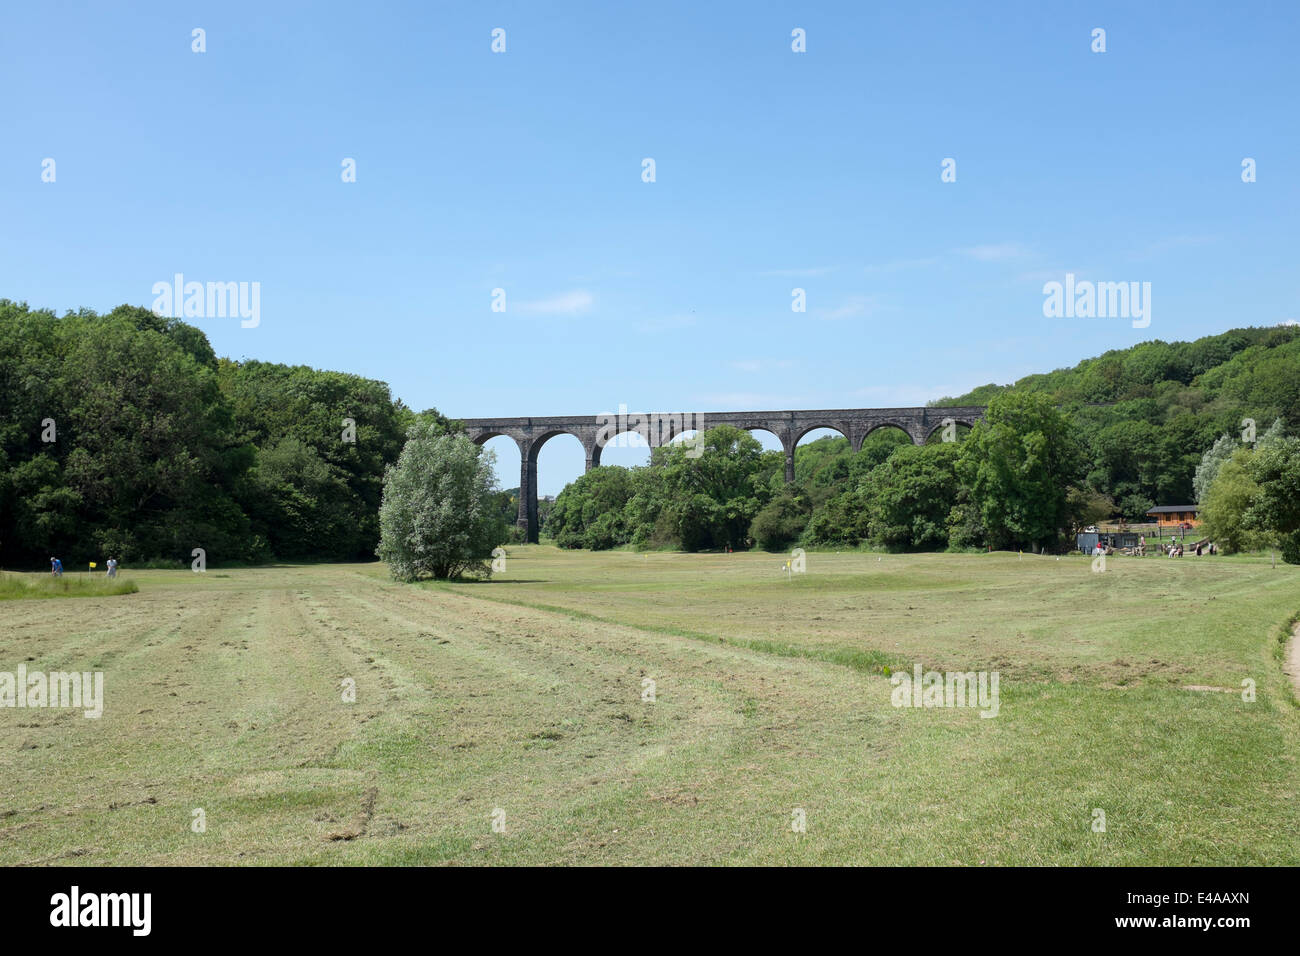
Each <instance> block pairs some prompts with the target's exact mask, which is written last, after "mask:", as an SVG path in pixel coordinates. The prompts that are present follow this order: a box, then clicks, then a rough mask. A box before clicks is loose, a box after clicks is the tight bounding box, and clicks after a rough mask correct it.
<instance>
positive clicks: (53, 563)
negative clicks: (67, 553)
mask: <svg viewBox="0 0 1300 956" xmlns="http://www.w3.org/2000/svg"><path fill="white" fill-rule="evenodd" d="M50 574H52V575H54V576H55V577H56V578H61V577H63V562H62V561H60V560H59V559H58V558H50Z"/></svg>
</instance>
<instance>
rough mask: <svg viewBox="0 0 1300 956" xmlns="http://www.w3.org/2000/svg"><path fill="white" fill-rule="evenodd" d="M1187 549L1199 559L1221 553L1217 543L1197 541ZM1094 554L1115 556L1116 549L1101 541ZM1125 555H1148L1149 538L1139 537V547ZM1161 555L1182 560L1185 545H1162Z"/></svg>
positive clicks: (1127, 551) (1094, 546)
mask: <svg viewBox="0 0 1300 956" xmlns="http://www.w3.org/2000/svg"><path fill="white" fill-rule="evenodd" d="M1186 548H1187V549H1190V550H1191V551H1192V553H1193V554H1195V555H1196V556H1197V557H1198V558H1199V557H1200V556H1201V555H1202V554H1218V553H1219V549H1218V547H1217V546H1216V545H1215V543H1214V542H1213V541H1197V542H1196V543H1195V544H1190V545H1187V546H1186ZM1092 553H1093V554H1094V555H1098V554H1114V553H1115V549H1114V547H1112V546H1110V545H1106V544H1102V543H1101V542H1100V541H1098V542H1097V543H1096V544H1095V545H1093V548H1092ZM1124 553H1125V554H1136V555H1144V554H1146V553H1147V536H1146V535H1144V534H1143V535H1139V536H1138V544H1137V547H1136V548H1132V549H1129V548H1125V549H1124ZM1160 553H1161V554H1163V555H1166V556H1168V557H1171V558H1181V557H1182V556H1183V554H1184V545H1183V543H1182V542H1181V541H1171V542H1170V543H1169V544H1162V545H1160Z"/></svg>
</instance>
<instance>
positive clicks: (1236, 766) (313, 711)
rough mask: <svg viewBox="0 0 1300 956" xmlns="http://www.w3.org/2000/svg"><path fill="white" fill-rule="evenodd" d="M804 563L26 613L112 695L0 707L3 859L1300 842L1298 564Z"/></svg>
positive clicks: (871, 854) (583, 566)
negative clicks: (988, 695)
mask: <svg viewBox="0 0 1300 956" xmlns="http://www.w3.org/2000/svg"><path fill="white" fill-rule="evenodd" d="M783 564H784V560H783V558H781V557H780V556H776V555H747V554H741V555H682V554H652V555H649V556H645V555H637V554H630V553H613V554H587V553H582V552H560V551H557V550H556V549H554V548H550V547H546V546H522V547H514V548H511V549H510V551H509V554H508V557H507V568H508V570H507V572H506V573H504V574H501V575H498V576H495V577H494V580H492V581H491V582H489V583H468V582H466V583H463V584H462V583H454V584H432V583H430V584H425V585H419V586H409V585H399V584H395V583H393V582H392V581H391V580H389V579H388V577H387V575H386V572H385V570H384V569H383V568H382V567H381V566H379V565H350V566H322V565H317V566H302V567H277V568H266V569H248V570H238V569H234V570H230V571H229V572H226V571H223V572H222V573H221V575H217V574H213V573H211V572H209V573H207V574H195V573H192V572H189V571H179V572H176V571H144V572H139V573H138V576H139V578H140V579H141V580H142V583H143V584H144V590H143V591H142V592H141V594H140V595H139V597H138V598H135V599H132V600H131V601H126V602H118V601H112V600H102V601H96V600H88V601H79V602H59V603H58V604H51V603H50V602H29V603H25V604H24V603H18V604H11V605H9V606H7V607H6V609H5V612H4V623H5V625H6V626H5V627H2V628H0V670H13V669H14V667H15V666H16V663H17V662H19V661H27V662H28V663H27V667H28V668H29V669H37V668H44V669H45V670H56V669H69V670H71V669H81V670H84V669H88V668H90V667H91V666H95V667H101V668H102V669H103V670H104V672H105V703H104V714H103V717H102V718H101V719H99V720H85V719H82V718H81V717H80V716H76V715H73V714H70V713H66V712H60V711H54V710H45V711H34V710H28V711H25V712H24V711H18V710H13V709H0V777H3V779H4V780H5V781H6V788H5V792H4V794H3V796H2V797H0V863H25V864H30V863H57V862H75V863H79V864H158V863H175V864H214V863H235V864H282V863H288V864H347V865H360V864H385V863H387V864H444V863H453V864H555V863H560V864H573V863H592V864H597V863H610V864H691V863H717V864H737V863H749V864H788V863H789V864H826V863H829V864H838V863H869V864H906V865H911V864H954V863H956V864H962V865H970V866H980V865H1003V864H1034V865H1059V864H1084V865H1120V864H1154V865H1161V864H1166V865H1207V864H1247V865H1257V864H1259V865H1283V864H1292V865H1293V864H1296V863H1297V862H1300V803H1297V801H1296V799H1295V794H1296V793H1297V792H1300V706H1297V704H1296V701H1295V697H1294V694H1293V692H1292V690H1291V687H1290V684H1289V682H1288V681H1287V679H1286V677H1285V675H1284V674H1283V672H1282V669H1281V664H1280V660H1279V657H1278V651H1279V648H1280V647H1281V646H1282V645H1281V642H1280V640H1279V638H1280V637H1281V635H1282V634H1283V633H1284V629H1285V628H1286V627H1287V625H1288V624H1289V623H1290V622H1291V621H1293V620H1294V619H1295V618H1296V616H1297V614H1298V613H1300V569H1296V568H1291V567H1286V566H1279V567H1278V568H1276V569H1274V568H1271V567H1270V566H1269V563H1268V561H1267V560H1266V559H1264V560H1251V559H1245V560H1232V561H1224V562H1219V563H1214V562H1210V561H1208V560H1206V559H1201V560H1200V561H1199V562H1197V561H1196V560H1195V559H1193V560H1186V559H1185V560H1184V561H1182V562H1178V561H1169V560H1165V561H1157V560H1146V561H1142V560H1139V559H1134V560H1131V561H1124V560H1120V559H1115V560H1112V561H1111V562H1110V563H1108V566H1107V570H1106V571H1105V572H1104V573H1102V574H1094V573H1092V572H1091V571H1090V564H1091V562H1090V561H1089V560H1088V559H1086V558H1078V559H1074V560H1071V559H1068V558H1063V559H1062V560H1061V561H1059V562H1058V561H1056V560H1055V559H1054V558H1040V557H1031V556H1029V555H1026V556H1024V557H1023V558H1022V557H1020V556H1018V555H1014V554H1012V555H1006V554H1001V555H999V554H993V555H909V556H899V555H883V556H881V555H874V554H863V553H854V554H843V555H835V554H817V555H809V560H808V572H807V574H805V575H801V576H796V577H794V578H793V579H791V578H789V577H787V576H786V575H785V574H784V573H783V571H782V567H783ZM6 662H8V663H6ZM914 663H921V664H922V665H923V666H925V667H927V668H936V669H940V670H948V669H952V670H962V671H967V670H982V669H986V668H987V669H996V670H998V671H999V672H1000V674H1001V689H1000V697H1001V699H1000V707H999V713H998V716H997V717H996V718H992V719H986V718H982V717H980V716H979V712H978V710H976V709H972V708H952V709H947V708H931V709H907V708H898V707H895V706H893V703H892V701H891V692H892V690H893V687H892V685H891V683H890V680H889V678H888V676H886V674H885V671H886V669H890V670H894V669H898V670H907V669H910V667H911V666H912V664H914ZM347 679H351V680H352V681H354V682H355V688H356V699H355V702H354V703H348V702H345V701H344V700H343V698H342V695H341V692H340V687H341V683H342V682H344V681H345V680H347ZM647 679H650V680H652V681H653V682H654V686H655V695H654V700H653V701H648V700H646V699H645V697H644V694H645V688H646V685H645V681H646V680H647ZM1243 680H1249V681H1250V682H1252V686H1253V690H1254V694H1253V695H1245V694H1243V692H1242V691H1243V688H1242V683H1243ZM1248 697H1249V699H1247V698H1248ZM198 808H202V809H203V810H204V811H205V815H206V830H205V831H204V832H202V833H196V832H195V831H194V830H193V829H192V821H193V819H194V817H193V813H194V811H195V809H198ZM795 809H800V810H803V811H804V812H805V815H806V820H807V830H806V832H802V833H796V832H794V830H793V829H792V826H791V822H792V812H793V811H794V810H795ZM1099 810H1100V811H1102V812H1104V814H1105V823H1106V829H1105V830H1104V831H1098V830H1095V829H1094V823H1095V821H1096V820H1097V819H1098V818H1097V815H1096V814H1097V811H1099ZM496 811H501V813H502V814H503V815H504V816H503V817H502V819H503V820H504V831H503V832H495V831H494V830H493V828H492V820H493V814H494V813H495V812H496Z"/></svg>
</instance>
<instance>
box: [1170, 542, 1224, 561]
mask: <svg viewBox="0 0 1300 956" xmlns="http://www.w3.org/2000/svg"><path fill="white" fill-rule="evenodd" d="M1188 547H1190V548H1191V549H1192V553H1193V554H1195V555H1196V556H1197V557H1198V558H1199V557H1200V556H1201V555H1202V554H1205V553H1207V552H1208V553H1209V554H1218V553H1219V549H1218V548H1217V547H1216V546H1215V544H1214V542H1213V541H1210V542H1205V541H1197V542H1196V543H1195V544H1193V545H1188ZM1161 550H1162V551H1164V552H1165V554H1167V555H1168V556H1169V557H1171V558H1181V557H1182V556H1183V553H1184V546H1183V543H1182V542H1181V541H1175V542H1172V543H1170V544H1169V545H1167V546H1166V545H1161Z"/></svg>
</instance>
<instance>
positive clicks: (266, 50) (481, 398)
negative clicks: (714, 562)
mask: <svg viewBox="0 0 1300 956" xmlns="http://www.w3.org/2000/svg"><path fill="white" fill-rule="evenodd" d="M1216 6H1217V8H1216ZM993 7H994V5H992V4H979V5H966V4H937V3H916V4H912V3H908V4H888V5H886V4H862V3H819V4H815V5H809V4H796V3H790V4H778V3H772V4H765V3H709V4H702V3H698V2H694V3H690V2H687V3H671V2H656V3H653V4H621V3H620V4H614V3H561V2H554V3H545V4H541V3H474V4H426V3H409V4H384V3H374V4H367V5H354V4H334V3H311V4H306V3H303V4H288V3H274V4H268V3H264V2H262V3H242V2H221V3H188V4H187V3H139V4H129V5H127V4H111V5H110V4H104V3H85V4H65V3H40V4H23V5H17V4H7V5H6V6H5V8H4V11H3V13H0V93H2V94H3V95H2V96H0V129H2V130H3V147H2V148H0V296H5V297H8V298H12V299H17V300H26V301H27V302H28V303H30V304H31V305H33V306H42V307H48V308H54V309H56V310H58V311H59V312H62V311H64V310H66V309H70V308H77V307H82V306H85V307H90V308H94V309H97V310H101V311H103V310H107V309H110V308H112V307H113V306H115V305H118V304H120V303H123V302H127V303H132V304H138V305H146V306H147V305H150V304H151V302H152V301H153V294H152V287H153V284H154V283H155V282H159V281H167V280H170V279H171V277H172V276H173V274H175V273H177V272H181V273H184V275H185V276H186V278H187V279H191V280H198V281H250V282H252V281H256V282H259V283H260V284H261V321H260V324H259V325H258V326H257V327H256V328H250V329H245V328H241V327H240V323H239V321H238V319H230V318H205V319H197V320H194V324H196V325H198V326H199V327H201V328H203V329H204V331H205V332H206V333H207V334H208V336H209V338H210V339H211V340H212V343H213V346H214V347H215V348H216V350H217V352H218V353H219V354H224V355H229V356H231V357H234V358H243V357H247V358H258V359H265V360H270V361H280V362H290V363H304V364H309V365H313V366H317V367H323V368H334V369H342V370H346V371H351V372H356V373H359V374H363V375H367V376H371V377H374V378H379V379H383V380H385V381H387V382H388V383H390V385H391V386H392V388H393V391H394V394H396V395H397V396H399V397H401V398H402V399H403V400H404V401H406V402H407V404H409V405H411V406H413V407H415V408H425V407H428V406H431V405H432V406H437V407H438V408H439V409H440V410H442V411H443V412H444V413H446V414H449V415H452V416H459V417H473V416H488V415H519V414H593V415H594V414H596V413H598V412H601V411H609V410H614V409H616V408H617V406H618V405H619V403H625V404H627V405H628V406H629V407H630V408H632V409H634V410H647V411H649V410H664V411H675V410H683V411H709V410H724V409H733V408H745V407H750V408H822V407H858V406H877V405H895V404H900V405H913V404H923V403H924V402H925V401H927V400H928V399H932V398H936V397H940V396H942V395H945V394H956V393H959V392H962V391H965V390H967V389H969V388H971V387H973V386H975V385H978V384H981V383H984V382H989V381H996V382H1010V381H1012V380H1014V379H1016V378H1018V377H1020V376H1022V375H1025V374H1029V373H1031V372H1037V371H1046V370H1049V369H1051V368H1055V367H1059V366H1063V365H1073V364H1074V363H1076V362H1077V361H1079V360H1080V359H1082V358H1085V357H1088V356H1091V355H1095V354H1097V353H1100V352H1102V351H1105V350H1106V349H1109V348H1122V347H1126V346H1128V345H1131V344H1133V343H1134V342H1137V341H1142V340H1145V339H1149V338H1162V339H1165V340H1174V339H1190V338H1195V337H1197V336H1200V335H1205V334H1210V333H1214V332H1220V331H1222V330H1224V329H1226V328H1230V327H1232V326H1234V325H1262V324H1275V323H1277V322H1282V321H1287V320H1295V319H1300V267H1298V265H1297V258H1296V242H1295V239H1296V234H1297V222H1300V215H1298V213H1300V186H1298V185H1297V184H1298V183H1300V132H1298V131H1297V130H1298V128H1300V127H1298V124H1297V122H1296V116H1297V107H1296V102H1295V98H1296V91H1297V89H1300V82H1298V81H1300V66H1298V65H1297V64H1298V63H1300V58H1298V57H1297V56H1296V54H1295V49H1296V46H1297V40H1298V39H1300V29H1298V28H1300V5H1297V4H1293V3H1276V4H1253V5H1250V6H1249V7H1246V8H1242V7H1233V6H1231V5H1214V4H1196V3H1178V4H1172V3H1168V4H1166V3H1143V4H1105V3H1079V4H1063V3H1042V2H1032V3H1008V4H997V5H996V8H995V9H994V8H993ZM196 27H200V28H202V29H204V30H205V31H206V44H207V52H205V53H202V54H198V53H194V52H192V50H191V43H192V40H191V31H192V30H193V29H194V28H196ZM498 27H499V28H503V29H504V30H505V31H506V52H505V53H500V54H494V53H493V52H492V51H491V48H490V45H491V32H492V30H493V29H494V28H498ZM1097 27H1101V28H1103V29H1105V30H1106V47H1107V49H1106V52H1105V53H1094V52H1092V50H1091V45H1092V36H1091V34H1092V30H1093V29H1094V28H1097ZM794 28H802V29H803V30H805V31H806V36H807V52H805V53H794V52H792V50H791V31H792V30H793V29H794ZM348 157H350V158H353V159H355V160H356V164H357V181H356V182H355V183H344V182H342V181H341V176H340V172H341V163H342V161H343V160H344V158H348ZM647 157H649V158H653V159H654V161H655V164H656V170H655V172H656V181H655V182H653V183H646V182H643V181H642V175H641V174H642V160H643V159H644V158H647ZM948 157H951V158H953V159H955V160H956V164H957V180H956V182H952V183H944V182H941V181H940V171H941V170H940V164H941V162H942V161H943V160H944V159H945V158H948ZM1245 157H1251V158H1253V159H1255V160H1256V163H1257V175H1258V181H1257V182H1254V183H1249V184H1247V183H1243V182H1242V181H1241V162H1242V160H1243V158H1245ZM46 158H53V159H54V160H55V162H56V180H55V182H53V183H47V182H42V181H41V172H42V161H43V160H44V159H46ZM1066 272H1073V273H1075V274H1077V275H1078V276H1080V277H1081V278H1090V279H1093V280H1104V281H1143V282H1150V283H1151V288H1152V303H1151V318H1152V321H1151V325H1150V326H1149V327H1148V328H1145V329H1134V328H1132V327H1131V323H1130V322H1129V321H1127V320H1125V319H1114V318H1111V319H1096V318H1094V319H1079V318H1069V319H1064V318H1055V319H1047V318H1044V316H1043V312H1042V304H1043V292H1042V286H1043V283H1044V282H1045V281H1049V280H1051V279H1057V280H1060V279H1063V277H1064V274H1065V273H1066ZM796 287H799V288H803V289H805V290H806V295H807V311H806V312H804V313H795V312H792V311H791V307H790V305H791V290H792V289H794V288H796ZM494 288H504V289H505V290H506V311H505V312H504V313H499V312H493V311H492V310H491V297H492V290H493V289H494ZM502 443H503V440H501V439H498V440H494V442H493V447H494V448H496V449H497V450H498V451H499V453H500V454H501V471H502V480H503V483H504V484H505V485H507V486H509V485H513V484H515V483H517V480H518V479H517V477H516V476H517V468H518V459H517V455H514V456H513V457H512V456H511V453H510V449H508V448H505V447H502ZM768 444H771V442H770V441H769V442H768ZM643 458H644V451H642V450H635V449H610V450H609V451H608V452H607V453H606V455H605V461H606V462H607V463H626V462H633V461H639V460H642V459H643ZM581 469H582V455H581V450H580V449H579V448H578V447H577V442H576V440H569V439H556V440H554V441H553V442H551V443H550V444H549V445H548V446H547V447H546V449H545V451H544V452H543V455H542V460H541V467H540V476H539V477H540V482H539V483H540V486H541V490H542V492H543V493H550V494H554V493H556V492H557V491H558V490H559V488H560V487H562V486H563V484H564V482H565V481H568V480H571V479H572V478H573V477H574V476H575V475H576V474H578V473H580V471H581Z"/></svg>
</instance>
